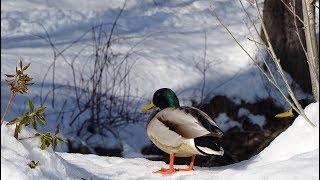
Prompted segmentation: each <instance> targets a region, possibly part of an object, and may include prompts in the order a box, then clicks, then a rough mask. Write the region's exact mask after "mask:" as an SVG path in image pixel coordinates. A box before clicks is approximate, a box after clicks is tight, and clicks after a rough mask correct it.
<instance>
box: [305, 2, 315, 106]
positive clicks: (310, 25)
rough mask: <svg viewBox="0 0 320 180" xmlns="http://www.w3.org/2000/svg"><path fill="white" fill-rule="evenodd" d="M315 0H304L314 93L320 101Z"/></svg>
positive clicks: (306, 34)
mask: <svg viewBox="0 0 320 180" xmlns="http://www.w3.org/2000/svg"><path fill="white" fill-rule="evenodd" d="M314 3H315V2H314V0H309V1H306V0H302V10H303V22H304V32H305V37H306V44H307V54H308V64H309V69H310V77H311V85H312V93H313V96H314V99H315V100H316V101H317V102H319V56H318V48H317V40H316V31H315V19H314V18H315V17H314V16H315V14H314Z"/></svg>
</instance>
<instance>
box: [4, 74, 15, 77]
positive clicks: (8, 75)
mask: <svg viewBox="0 0 320 180" xmlns="http://www.w3.org/2000/svg"><path fill="white" fill-rule="evenodd" d="M5 76H7V77H8V78H12V77H14V75H12V74H5Z"/></svg>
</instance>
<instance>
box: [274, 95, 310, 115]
mask: <svg viewBox="0 0 320 180" xmlns="http://www.w3.org/2000/svg"><path fill="white" fill-rule="evenodd" d="M298 102H299V103H300V105H301V107H302V108H303V109H304V108H305V107H307V106H308V105H309V104H311V103H313V101H312V100H310V99H301V100H299V101H298ZM298 115H299V113H298V112H297V111H295V110H294V109H292V108H289V109H288V110H287V111H285V112H282V113H279V114H277V115H276V116H275V117H276V118H285V117H298Z"/></svg>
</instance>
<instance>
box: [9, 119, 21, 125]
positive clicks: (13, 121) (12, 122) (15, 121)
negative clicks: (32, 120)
mask: <svg viewBox="0 0 320 180" xmlns="http://www.w3.org/2000/svg"><path fill="white" fill-rule="evenodd" d="M19 121H20V118H14V119H13V120H11V121H10V122H8V123H7V124H6V125H12V124H14V123H17V122H19Z"/></svg>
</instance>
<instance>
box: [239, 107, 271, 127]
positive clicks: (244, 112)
mask: <svg viewBox="0 0 320 180" xmlns="http://www.w3.org/2000/svg"><path fill="white" fill-rule="evenodd" d="M241 116H247V117H248V118H249V121H250V122H251V123H252V124H257V125H258V126H260V128H263V126H264V125H265V124H266V118H265V117H264V116H263V115H254V114H251V113H250V111H249V110H248V109H246V108H240V109H239V111H238V117H241Z"/></svg>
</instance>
